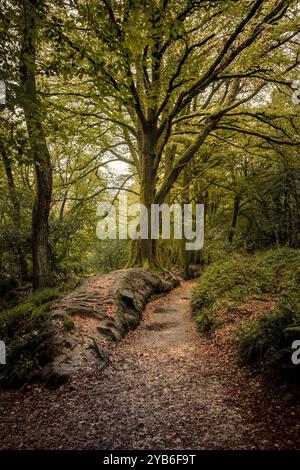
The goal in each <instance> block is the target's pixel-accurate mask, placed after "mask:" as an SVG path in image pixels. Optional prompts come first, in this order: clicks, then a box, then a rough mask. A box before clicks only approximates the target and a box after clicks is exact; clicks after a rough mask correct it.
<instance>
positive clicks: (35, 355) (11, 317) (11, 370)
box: [0, 289, 61, 385]
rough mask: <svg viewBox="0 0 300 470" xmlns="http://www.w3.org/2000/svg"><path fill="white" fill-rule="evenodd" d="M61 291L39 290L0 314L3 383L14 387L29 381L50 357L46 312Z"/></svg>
mask: <svg viewBox="0 0 300 470" xmlns="http://www.w3.org/2000/svg"><path fill="white" fill-rule="evenodd" d="M60 292H61V289H41V290H38V291H36V292H33V293H32V294H30V295H29V296H28V297H27V298H26V299H25V301H24V302H22V303H21V304H19V305H17V306H15V307H13V308H11V309H9V310H7V311H5V312H3V313H1V315H0V339H1V340H2V341H4V342H5V345H6V365H5V366H1V367H2V370H1V371H0V372H1V375H2V381H3V382H4V383H6V384H10V385H13V384H17V383H21V382H28V381H30V380H32V379H33V378H34V377H35V376H36V375H37V374H38V372H39V370H40V369H41V368H42V367H43V365H44V364H45V363H47V362H48V361H49V360H50V358H51V354H52V341H51V334H50V322H49V315H48V311H49V308H50V306H51V304H52V301H53V300H55V299H56V298H57V297H58V296H59V295H60Z"/></svg>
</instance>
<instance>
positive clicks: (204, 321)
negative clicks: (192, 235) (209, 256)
mask: <svg viewBox="0 0 300 470" xmlns="http://www.w3.org/2000/svg"><path fill="white" fill-rule="evenodd" d="M255 297H259V298H266V299H270V298H272V299H274V300H275V301H276V306H275V308H274V309H273V310H272V311H269V312H267V313H264V314H261V315H260V316H258V317H257V318H256V319H255V320H253V321H251V322H248V323H246V324H244V325H243V326H242V327H240V330H239V331H238V332H237V338H238V342H237V348H238V354H239V358H240V360H241V361H242V362H243V363H251V362H252V363H255V362H256V363H258V362H259V363H261V364H262V365H263V366H266V367H268V368H270V367H271V368H280V367H281V366H283V365H286V366H287V367H288V368H289V369H293V368H294V367H293V364H292V362H291V354H292V349H291V345H292V342H293V341H294V340H296V339H300V300H299V299H300V250H296V249H291V248H281V249H275V250H269V251H266V252H260V253H257V254H255V255H236V254H235V255H232V257H231V259H230V260H228V259H226V260H225V261H223V262H222V261H218V262H215V263H213V264H211V265H210V266H208V267H207V269H206V270H204V272H203V274H202V275H201V278H200V280H199V282H198V284H197V286H196V287H195V289H194V291H193V298H192V304H193V311H194V316H195V320H196V322H197V324H198V327H199V329H200V330H201V331H211V330H213V329H215V328H217V327H218V326H219V322H220V320H218V315H217V313H218V311H219V310H220V309H221V308H223V309H224V308H225V309H226V308H227V309H230V308H232V310H233V307H235V308H238V305H239V304H240V303H242V302H245V301H247V300H249V299H253V298H255ZM295 367H297V366H295ZM299 367H300V366H299ZM297 371H298V372H299V369H297ZM297 375H299V373H297Z"/></svg>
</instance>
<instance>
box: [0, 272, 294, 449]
mask: <svg viewBox="0 0 300 470" xmlns="http://www.w3.org/2000/svg"><path fill="white" fill-rule="evenodd" d="M193 285H194V281H188V282H185V283H183V284H182V285H181V286H180V287H178V288H176V289H174V290H173V291H172V292H170V293H169V294H167V295H165V296H161V297H159V298H157V299H155V300H153V301H152V302H150V303H149V304H148V306H147V308H146V311H145V315H144V318H143V320H142V322H141V324H140V326H139V327H138V328H137V329H136V330H135V331H132V332H130V333H129V334H128V335H127V336H126V337H125V338H124V339H123V340H122V341H121V342H120V343H119V344H118V345H117V346H116V348H115V349H114V351H113V354H112V356H111V365H110V366H109V367H108V368H107V369H106V370H104V371H102V372H97V371H96V370H95V371H93V372H90V373H88V374H87V373H85V374H79V375H77V376H76V377H74V378H73V380H72V381H71V382H70V383H67V384H65V385H63V386H62V387H60V388H59V389H56V390H49V389H45V388H44V387H42V386H41V385H38V384H35V385H27V386H24V387H23V388H22V389H21V390H19V391H1V396H0V416H1V420H0V447H1V448H2V449H7V448H30V449H35V448H39V449H41V448H43V449H58V448H67V449H74V448H79V449H233V448H235V449H261V448H264V449H266V448H267V449H270V448H275V449H276V448H296V447H298V448H299V447H300V440H299V430H300V424H299V419H298V418H299V406H296V405H292V404H291V403H290V402H289V401H284V400H283V399H282V398H280V397H279V396H278V395H277V394H273V393H272V391H271V389H270V388H266V387H265V386H264V384H263V383H262V380H261V378H260V377H259V376H255V375H254V374H253V373H252V372H251V371H250V370H249V369H247V368H240V367H238V365H237V363H236V361H235V357H234V352H233V351H234V349H233V347H232V343H231V342H230V341H226V340H225V339H224V338H225V337H226V335H225V336H224V335H223V336H222V335H220V334H219V335H218V336H216V337H215V339H213V340H212V338H209V337H208V336H205V335H202V334H201V335H200V334H199V333H198V331H197V329H196V326H195V323H194V322H193V320H192V318H191V311H190V296H191V289H192V287H193ZM275 395H277V396H275Z"/></svg>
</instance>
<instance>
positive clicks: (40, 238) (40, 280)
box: [20, 0, 52, 289]
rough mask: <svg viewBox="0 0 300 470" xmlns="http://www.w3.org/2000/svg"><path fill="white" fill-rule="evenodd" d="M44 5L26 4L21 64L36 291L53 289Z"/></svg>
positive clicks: (32, 0)
mask: <svg viewBox="0 0 300 470" xmlns="http://www.w3.org/2000/svg"><path fill="white" fill-rule="evenodd" d="M41 3H42V2H39V3H38V2H36V1H35V0H23V2H22V4H23V12H24V30H23V41H22V51H21V61H20V81H21V102H22V106H23V109H24V114H25V120H26V125H27V130H28V136H29V141H30V146H31V152H32V158H33V162H34V168H35V176H36V196H35V202H34V207H33V213H32V262H33V288H34V289H38V288H42V287H47V286H49V285H51V273H50V257H49V248H48V238H49V226H48V219H49V212H50V203H51V195H52V167H51V158H50V153H49V150H48V147H47V143H46V138H45V133H44V129H43V124H42V112H41V104H40V102H39V100H38V98H37V87H36V65H35V64H36V42H37V32H38V24H37V22H38V18H39V21H40V16H39V14H38V13H39V12H38V11H37V8H39V7H40V6H41Z"/></svg>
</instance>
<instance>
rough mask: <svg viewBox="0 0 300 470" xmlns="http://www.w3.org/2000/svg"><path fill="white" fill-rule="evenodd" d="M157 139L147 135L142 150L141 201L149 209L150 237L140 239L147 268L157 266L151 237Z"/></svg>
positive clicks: (142, 261)
mask: <svg viewBox="0 0 300 470" xmlns="http://www.w3.org/2000/svg"><path fill="white" fill-rule="evenodd" d="M155 146H156V141H155V137H154V136H153V135H151V134H150V135H147V136H145V138H144V143H143V150H142V176H141V191H140V203H141V204H143V205H144V206H145V207H146V209H147V225H148V237H147V238H145V239H143V238H141V241H140V259H141V264H142V266H143V267H145V268H150V267H155V266H156V265H157V259H156V244H155V240H152V239H151V205H152V204H154V203H155V194H156V172H155V170H154V159H155Z"/></svg>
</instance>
